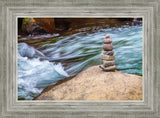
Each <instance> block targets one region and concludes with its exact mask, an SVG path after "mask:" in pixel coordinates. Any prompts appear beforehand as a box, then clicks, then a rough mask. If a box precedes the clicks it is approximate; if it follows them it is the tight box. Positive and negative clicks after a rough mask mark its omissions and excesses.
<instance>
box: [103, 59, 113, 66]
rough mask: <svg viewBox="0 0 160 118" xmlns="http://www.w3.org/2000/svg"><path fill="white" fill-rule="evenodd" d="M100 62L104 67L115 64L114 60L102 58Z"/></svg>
mask: <svg viewBox="0 0 160 118" xmlns="http://www.w3.org/2000/svg"><path fill="white" fill-rule="evenodd" d="M102 64H103V66H104V67H108V66H114V65H115V61H106V60H102Z"/></svg>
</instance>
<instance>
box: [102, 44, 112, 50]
mask: <svg viewBox="0 0 160 118" xmlns="http://www.w3.org/2000/svg"><path fill="white" fill-rule="evenodd" d="M103 49H104V50H105V51H112V50H113V45H112V44H104V45H103Z"/></svg>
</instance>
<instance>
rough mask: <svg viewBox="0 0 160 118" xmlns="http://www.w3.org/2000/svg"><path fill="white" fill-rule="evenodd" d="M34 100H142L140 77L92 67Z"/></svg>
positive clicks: (47, 90)
mask: <svg viewBox="0 0 160 118" xmlns="http://www.w3.org/2000/svg"><path fill="white" fill-rule="evenodd" d="M35 100H142V76H138V75H133V74H126V73H122V72H119V71H115V72H104V71H102V69H100V68H99V67H98V66H93V67H90V68H88V69H87V70H85V71H82V72H81V73H79V74H78V75H77V76H75V77H74V78H72V79H70V80H68V81H65V82H63V83H61V84H57V85H53V86H50V87H48V88H47V89H45V90H44V91H43V92H42V93H41V94H40V95H39V96H37V97H36V98H35Z"/></svg>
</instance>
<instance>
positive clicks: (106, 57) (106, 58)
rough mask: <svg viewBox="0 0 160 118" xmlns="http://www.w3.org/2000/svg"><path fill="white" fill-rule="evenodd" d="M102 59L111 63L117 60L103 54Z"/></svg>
mask: <svg viewBox="0 0 160 118" xmlns="http://www.w3.org/2000/svg"><path fill="white" fill-rule="evenodd" d="M100 59H102V60H106V61H111V60H114V59H115V56H110V55H104V54H101V56H100Z"/></svg>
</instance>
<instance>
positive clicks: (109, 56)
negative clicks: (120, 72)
mask: <svg viewBox="0 0 160 118" xmlns="http://www.w3.org/2000/svg"><path fill="white" fill-rule="evenodd" d="M109 37H110V36H109V35H108V34H107V35H106V36H105V39H104V40H103V43H104V45H103V51H102V54H101V55H100V59H101V60H102V65H100V66H99V67H100V68H101V69H102V70H103V71H114V70H116V66H115V61H114V60H115V56H114V52H113V51H112V50H113V45H112V44H111V43H112V40H111V39H110V38H109Z"/></svg>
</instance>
